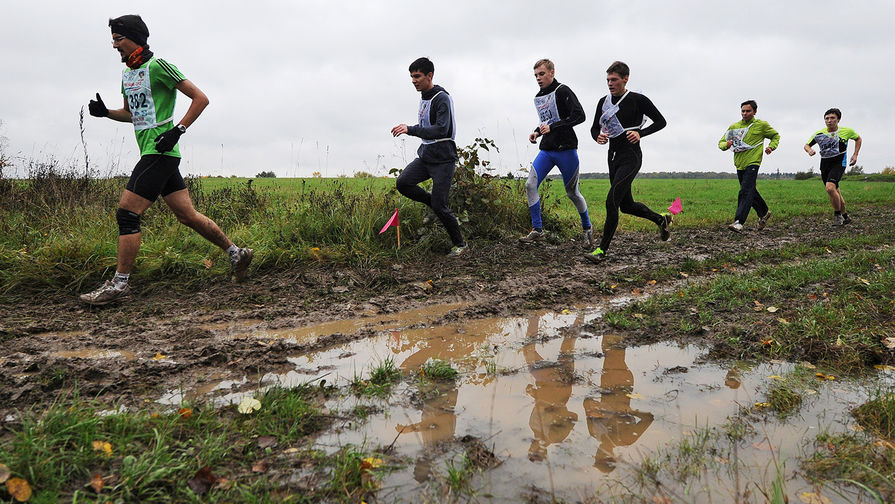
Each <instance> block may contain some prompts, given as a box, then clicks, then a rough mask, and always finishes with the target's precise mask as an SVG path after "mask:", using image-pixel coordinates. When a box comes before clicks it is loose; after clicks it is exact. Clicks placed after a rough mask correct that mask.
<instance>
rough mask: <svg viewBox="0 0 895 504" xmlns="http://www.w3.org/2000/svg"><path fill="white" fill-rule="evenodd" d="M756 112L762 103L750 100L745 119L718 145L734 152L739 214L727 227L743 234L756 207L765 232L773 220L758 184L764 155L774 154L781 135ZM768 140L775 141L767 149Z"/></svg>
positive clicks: (744, 109)
mask: <svg viewBox="0 0 895 504" xmlns="http://www.w3.org/2000/svg"><path fill="white" fill-rule="evenodd" d="M756 111H758V104H757V103H755V100H747V101H744V102H743V103H742V104H740V114H741V115H742V117H743V120H742V121H738V122H735V123H733V124H731V125H730V127H729V128H727V131H726V132H724V136H722V137H721V140H720V141H719V142H718V148H720V149H721V150H728V149H730V150H733V152H734V154H733V164H734V165H735V166H736V168H737V178H738V179H740V192H739V194H738V195H737V211H736V215H735V216H734V220H733V223H732V224H731V225H729V226H727V227H728V228H730V230H731V231H735V232H737V233H741V232H742V231H743V224H745V223H746V217H748V216H749V210H750V209H752V208H754V209H755V213H757V214H758V229H764V227H765V226H766V225H767V223H768V219H769V218H770V217H771V211H770V210H769V209H768V204H767V203H766V202H765V200H764V198H762V197H761V194H759V193H758V189H756V187H755V182H756V180H757V179H758V167H759V166H760V165H761V157H762V153H764V154H770V153H771V152H773V151H774V149H776V148H777V146H778V145H779V144H780V133H777V131H776V130H775V129H774V128H772V127H771V125H770V124H768V123H767V122H766V121H762V120H761V119H758V118H756V117H755V112H756ZM765 138H769V139H770V140H771V142H770V143H769V144H768V146H767V147H766V148H765V147H764V140H765Z"/></svg>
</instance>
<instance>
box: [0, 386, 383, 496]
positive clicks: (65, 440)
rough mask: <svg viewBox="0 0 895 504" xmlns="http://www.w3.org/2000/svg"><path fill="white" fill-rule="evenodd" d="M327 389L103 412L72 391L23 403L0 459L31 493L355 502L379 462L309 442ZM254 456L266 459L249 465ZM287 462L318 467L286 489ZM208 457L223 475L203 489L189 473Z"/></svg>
mask: <svg viewBox="0 0 895 504" xmlns="http://www.w3.org/2000/svg"><path fill="white" fill-rule="evenodd" d="M326 393H328V392H327V391H326V390H325V389H321V388H319V387H313V388H312V387H298V388H295V389H271V390H269V391H267V392H265V393H264V394H263V395H261V396H260V397H259V400H260V402H261V408H260V409H259V410H257V411H255V412H253V413H252V414H250V415H243V414H240V413H238V412H237V411H236V408H235V407H227V408H223V409H215V408H213V407H211V406H210V405H207V406H194V407H193V408H191V409H190V410H189V413H186V412H184V413H183V414H180V412H170V413H154V412H150V411H148V410H145V411H144V410H140V411H133V412H118V413H113V414H103V415H100V414H98V413H99V412H100V411H102V410H106V409H108V408H109V405H101V404H98V403H95V402H92V401H89V400H84V399H82V398H79V397H77V396H75V397H72V398H70V399H69V400H66V401H64V402H63V401H60V402H57V403H54V404H52V405H50V406H49V407H42V408H43V409H40V410H38V409H32V410H28V411H24V412H22V413H21V420H20V422H19V423H18V424H15V425H13V426H7V427H6V429H7V432H6V433H4V435H3V436H2V437H0V464H5V465H7V466H8V467H9V468H10V470H11V472H12V475H13V476H15V477H21V478H24V479H25V480H27V481H28V482H29V483H30V485H31V486H32V488H33V490H34V495H33V497H32V499H31V501H30V502H33V503H55V502H59V501H78V502H94V501H101V502H107V501H110V502H149V503H151V502H319V501H321V500H325V501H327V502H346V503H347V502H357V501H358V499H359V498H362V497H363V496H364V495H366V494H368V493H370V492H372V491H375V490H376V489H377V488H378V486H377V485H378V484H377V478H378V475H379V474H381V472H382V471H383V470H384V469H382V468H376V467H370V466H369V464H368V463H365V459H369V458H370V457H371V456H373V454H372V453H369V452H368V451H367V450H365V449H363V448H358V447H351V446H348V447H345V448H343V450H341V451H340V452H338V453H335V454H330V455H323V454H320V453H317V452H312V451H309V450H308V449H307V448H306V444H307V439H308V436H309V435H311V434H313V433H315V432H318V431H320V430H321V429H323V428H325V427H326V426H327V425H328V424H329V420H328V418H327V417H324V416H322V415H321V413H320V410H319V408H318V407H317V406H316V405H317V404H318V403H319V402H320V400H321V394H326ZM95 443H99V444H98V445H95ZM105 443H108V445H105ZM104 446H107V447H108V449H105V448H104ZM97 448H99V449H97ZM302 461H307V462H302ZM258 463H263V464H267V466H266V467H269V468H270V469H268V470H262V471H255V470H253V466H255V464H258ZM293 463H296V464H298V465H299V466H302V465H305V464H312V467H315V469H314V471H313V474H314V475H315V479H314V480H313V485H312V487H311V488H309V489H307V491H305V492H295V491H288V489H287V488H286V487H285V480H284V479H283V478H282V473H281V472H280V473H278V471H283V470H285V471H286V473H287V474H288V473H289V472H290V471H291V470H290V469H289V467H290V466H291V465H292V464H293ZM206 466H207V467H209V468H210V469H211V474H212V475H214V476H215V477H216V478H218V479H220V480H221V481H220V482H219V484H218V485H217V486H212V487H211V488H210V489H208V492H207V494H205V495H204V496H200V495H198V494H196V493H195V492H194V491H193V490H192V489H191V488H190V486H189V483H188V482H189V481H190V479H192V478H193V477H194V476H195V475H196V474H197V472H198V471H199V470H200V469H202V468H203V467H206ZM95 474H100V475H101V476H102V477H103V478H104V482H105V487H104V488H103V489H102V491H101V493H100V496H99V497H97V494H96V493H95V491H94V490H93V489H91V488H88V487H87V486H86V484H87V483H88V482H90V480H91V478H92V477H93V476H94V475H95ZM286 480H288V478H286ZM4 498H5V495H4V491H3V490H0V500H2V499H4Z"/></svg>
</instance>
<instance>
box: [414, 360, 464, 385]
mask: <svg viewBox="0 0 895 504" xmlns="http://www.w3.org/2000/svg"><path fill="white" fill-rule="evenodd" d="M420 374H421V375H423V376H425V377H426V378H429V379H430V380H440V381H449V380H453V379H455V378H456V377H457V375H458V374H459V373H458V372H457V370H456V369H454V368H453V367H451V363H450V362H447V361H444V360H441V359H429V360H427V361H426V362H425V363H424V364H423V365H422V367H420Z"/></svg>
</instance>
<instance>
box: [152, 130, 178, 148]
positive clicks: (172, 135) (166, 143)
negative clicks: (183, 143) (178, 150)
mask: <svg viewBox="0 0 895 504" xmlns="http://www.w3.org/2000/svg"><path fill="white" fill-rule="evenodd" d="M182 134H183V133H181V132H180V130H179V129H177V128H176V127H175V128H171V129H169V130H168V131H166V132H164V133H162V134H161V135H159V136H157V137H155V150H157V151H159V152H168V151H169V150H171V149H173V148H174V146H175V145H177V141H178V140H180V135H182Z"/></svg>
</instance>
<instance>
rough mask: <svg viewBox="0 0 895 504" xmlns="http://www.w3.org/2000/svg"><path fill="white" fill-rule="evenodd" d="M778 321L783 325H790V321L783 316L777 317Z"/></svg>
mask: <svg viewBox="0 0 895 504" xmlns="http://www.w3.org/2000/svg"><path fill="white" fill-rule="evenodd" d="M777 322H780V323H781V324H783V325H789V321H788V320H786V319H785V318H783V317H777Z"/></svg>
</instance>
